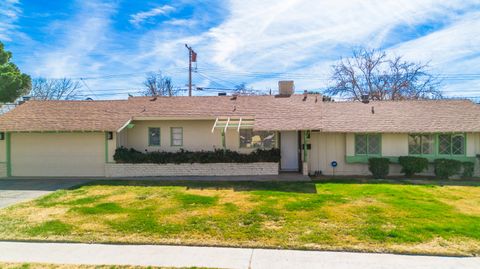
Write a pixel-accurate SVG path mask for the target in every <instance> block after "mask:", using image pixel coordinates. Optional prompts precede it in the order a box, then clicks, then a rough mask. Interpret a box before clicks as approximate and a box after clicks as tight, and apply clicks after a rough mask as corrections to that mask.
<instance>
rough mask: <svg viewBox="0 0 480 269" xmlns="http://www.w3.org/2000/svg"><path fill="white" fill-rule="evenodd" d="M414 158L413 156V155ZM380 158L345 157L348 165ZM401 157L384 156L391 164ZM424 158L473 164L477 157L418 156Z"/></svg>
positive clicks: (429, 160) (431, 161)
mask: <svg viewBox="0 0 480 269" xmlns="http://www.w3.org/2000/svg"><path fill="white" fill-rule="evenodd" d="M411 156H412V155H411ZM375 157H379V156H366V155H359V156H345V161H346V163H364V164H367V163H368V159H369V158H375ZM398 157H399V156H383V158H388V159H390V162H391V163H398ZM418 157H422V158H426V159H427V160H428V162H429V163H433V161H434V160H435V159H449V160H457V161H461V162H473V163H475V162H476V160H477V157H470V156H450V155H449V156H418Z"/></svg>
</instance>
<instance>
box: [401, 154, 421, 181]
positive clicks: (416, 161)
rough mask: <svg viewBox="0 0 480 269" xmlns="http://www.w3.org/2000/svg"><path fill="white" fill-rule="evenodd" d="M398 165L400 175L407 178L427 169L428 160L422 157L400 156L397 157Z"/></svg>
mask: <svg viewBox="0 0 480 269" xmlns="http://www.w3.org/2000/svg"><path fill="white" fill-rule="evenodd" d="M398 163H399V164H400V165H401V166H402V173H404V174H405V176H407V177H412V176H413V175H415V173H421V172H423V171H424V170H426V169H428V159H426V158H422V157H413V156H401V157H398Z"/></svg>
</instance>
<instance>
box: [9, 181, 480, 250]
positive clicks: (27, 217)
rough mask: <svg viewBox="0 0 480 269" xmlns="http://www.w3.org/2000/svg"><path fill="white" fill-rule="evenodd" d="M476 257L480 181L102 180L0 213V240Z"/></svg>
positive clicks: (479, 240) (479, 235) (479, 241)
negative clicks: (471, 183)
mask: <svg viewBox="0 0 480 269" xmlns="http://www.w3.org/2000/svg"><path fill="white" fill-rule="evenodd" d="M2 239H3V240H47V241H78V242H116V243H156V244H188V245H218V246H245V247H247V246H248V247H272V248H296V249H322V250H352V251H368V252H395V253H422V254H447V255H480V187H479V186H435V185H407V184H389V183H377V184H365V183H358V182H355V181H353V182H348V183H341V182H330V183H317V184H314V183H259V182H257V183H248V182H243V183H228V182H223V183H222V182H220V183H211V182H210V183H208V182H203V183H199V182H196V183H193V182H190V183H188V182H183V183H182V182H175V183H173V182H148V181H129V182H126V181H110V182H106V181H99V182H95V183H93V184H90V185H85V186H82V187H79V188H76V189H72V190H62V191H57V192H55V193H53V194H50V195H47V196H44V197H42V198H39V199H37V200H35V201H31V202H27V203H23V204H19V205H16V206H13V207H9V208H7V209H4V210H1V211H0V240H2Z"/></svg>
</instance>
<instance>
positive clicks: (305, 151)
mask: <svg viewBox="0 0 480 269" xmlns="http://www.w3.org/2000/svg"><path fill="white" fill-rule="evenodd" d="M307 158H308V150H307V131H303V162H307Z"/></svg>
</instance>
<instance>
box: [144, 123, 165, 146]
mask: <svg viewBox="0 0 480 269" xmlns="http://www.w3.org/2000/svg"><path fill="white" fill-rule="evenodd" d="M151 129H158V145H153V144H152V142H151V136H150V130H151ZM147 135H148V146H149V147H160V146H161V145H162V129H161V128H160V127H148V133H147Z"/></svg>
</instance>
